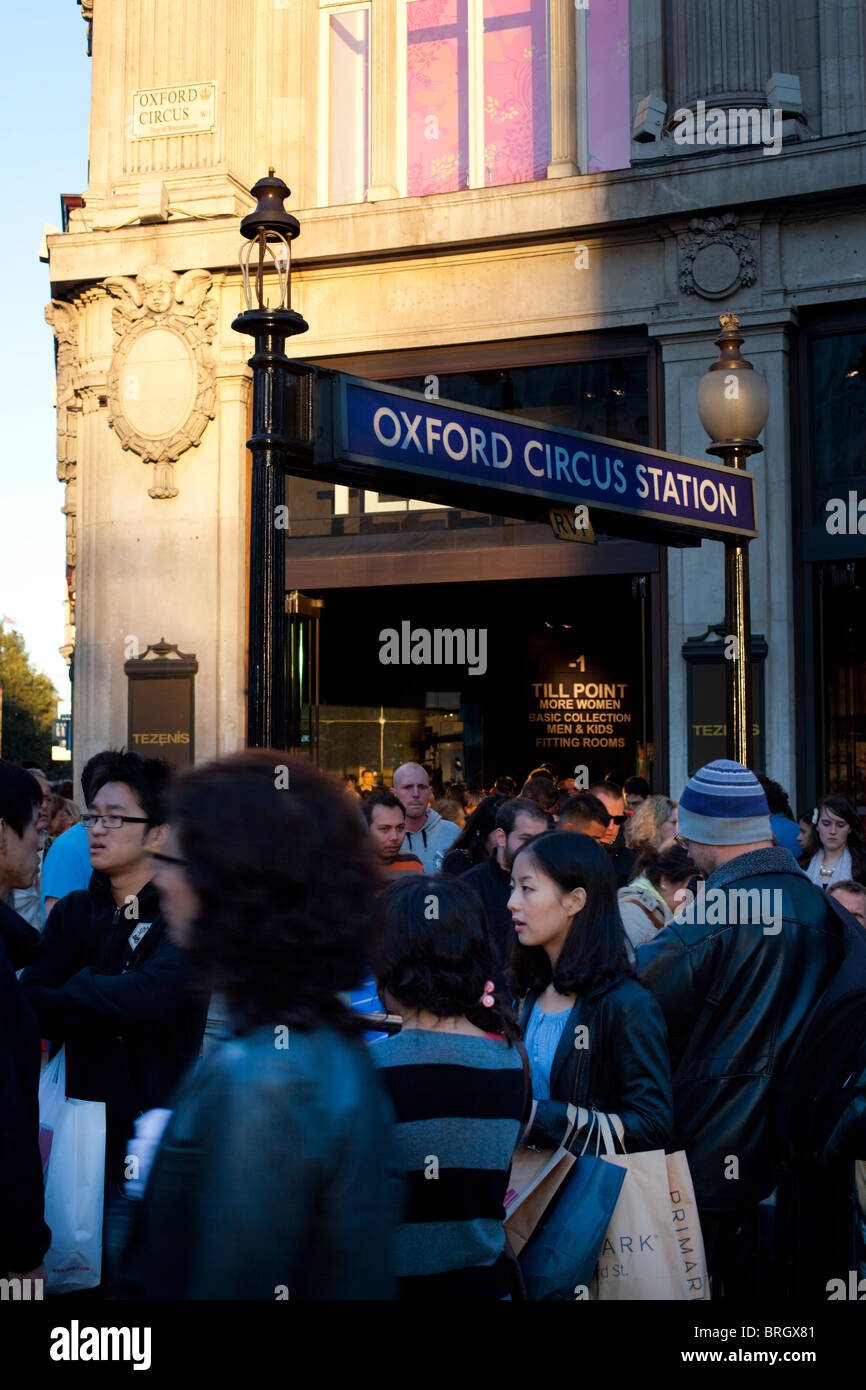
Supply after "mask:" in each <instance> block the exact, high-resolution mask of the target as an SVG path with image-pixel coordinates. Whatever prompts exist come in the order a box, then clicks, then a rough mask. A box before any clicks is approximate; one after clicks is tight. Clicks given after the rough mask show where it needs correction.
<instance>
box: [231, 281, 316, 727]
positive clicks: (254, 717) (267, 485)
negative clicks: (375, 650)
mask: <svg viewBox="0 0 866 1390" xmlns="http://www.w3.org/2000/svg"><path fill="white" fill-rule="evenodd" d="M308 327H309V325H308V324H307V323H306V322H305V320H304V319H302V318H301V315H300V314H297V313H295V311H294V310H293V309H248V310H247V311H246V313H243V314H239V315H238V317H237V318H236V319H235V320H234V322H233V324H232V328H234V329H235V330H236V331H237V332H238V333H249V334H251V335H252V337H253V338H254V341H255V351H254V353H253V356H252V357H251V358H250V359H249V364H250V366H251V367H252V369H253V432H252V435H251V437H250V439H249V440H248V441H247V443H248V447H249V449H250V452H251V454H252V486H251V492H250V605H249V654H248V680H247V745H248V747H250V748H276V749H278V750H281V749H284V748H285V746H286V733H287V728H286V714H287V710H286V650H285V645H286V622H285V572H286V529H285V525H279V524H278V520H279V517H278V513H277V508H278V507H279V506H282V505H283V504H284V503H285V477H286V473H285V461H286V454H287V452H288V450H289V447H290V444H291V434H290V430H289V428H288V426H289V419H288V416H289V414H290V410H289V404H288V395H289V390H288V388H289V386H290V383H291V381H292V380H293V379H294V377H295V376H296V372H297V369H296V368H294V369H293V368H292V367H291V366H290V363H289V360H288V358H287V357H286V354H285V345H286V338H288V337H291V336H292V335H294V334H296V333H305V332H306V331H307V328H308Z"/></svg>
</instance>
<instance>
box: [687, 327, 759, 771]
mask: <svg viewBox="0 0 866 1390" xmlns="http://www.w3.org/2000/svg"><path fill="white" fill-rule="evenodd" d="M719 324H720V325H721V332H720V334H719V336H718V338H716V340H715V341H716V345H717V347H718V348H719V359H718V361H717V362H714V363H713V364H712V366H711V367H710V368H709V370H708V371H707V372H706V373H705V374H704V375H703V376H702V377H701V380H700V383H699V385H698V414H699V415H700V417H701V424H702V425H703V427H704V429H705V430H706V432H707V434H708V435H709V436H710V440H711V441H712V442H711V443H710V444H709V445H708V446H707V453H708V454H718V455H719V457H720V458H721V459H722V461H723V462H724V463H726V464H728V465H729V466H730V467H733V468H744V467H745V464H746V459H747V458H748V457H749V455H750V454H759V453H762V452H763V447H764V446H763V445H762V444H759V443H758V435H759V434H760V433H761V430H762V429H763V428H764V426H765V424H766V423H767V416H768V414H769V411H770V388H769V387H768V385H767V381H766V378H765V377H763V376H762V375H761V373H760V372H756V371H755V370H754V368H753V367H752V364H751V362H746V361H745V359H744V358H743V356H742V353H741V352H740V348H741V346H742V342H743V338H742V335H741V333H740V320H739V318H738V317H737V315H736V314H720V315H719ZM749 606H750V595H749V551H748V540H743V541H737V540H732V541H726V542H725V630H726V634H727V636H726V641H725V655H726V657H728V661H727V671H726V686H727V727H728V757H729V758H732V759H733V760H734V761H735V762H738V763H743V764H744V765H745V766H746V767H751V766H752V661H751V655H752V653H751V644H752V630H751V618H750V613H749ZM732 638H733V642H731V639H732Z"/></svg>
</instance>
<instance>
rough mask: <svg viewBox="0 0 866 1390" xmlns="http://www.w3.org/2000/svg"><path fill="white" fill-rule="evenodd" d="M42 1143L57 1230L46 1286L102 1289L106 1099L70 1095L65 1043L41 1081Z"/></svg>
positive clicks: (49, 1207) (48, 1217)
mask: <svg viewBox="0 0 866 1390" xmlns="http://www.w3.org/2000/svg"><path fill="white" fill-rule="evenodd" d="M39 1147H40V1150H41V1152H42V1170H43V1173H44V1176H45V1221H46V1224H47V1225H48V1226H49V1227H50V1229H51V1245H50V1247H49V1249H48V1252H47V1254H46V1256H45V1271H46V1275H47V1278H46V1290H47V1292H48V1293H50V1294H51V1293H53V1294H57V1293H73V1292H76V1291H80V1290H82V1289H93V1288H96V1286H97V1284H98V1283H99V1281H100V1278H101V1277H102V1204H103V1198H104V1187H105V1102H104V1101H101V1100H73V1099H71V1098H70V1097H67V1095H66V1053H65V1049H64V1048H61V1050H60V1051H59V1052H58V1054H57V1056H56V1057H55V1058H53V1060H52V1061H51V1062H49V1063H48V1066H47V1067H46V1068H45V1070H44V1071H43V1073H42V1076H41V1078H40V1081H39Z"/></svg>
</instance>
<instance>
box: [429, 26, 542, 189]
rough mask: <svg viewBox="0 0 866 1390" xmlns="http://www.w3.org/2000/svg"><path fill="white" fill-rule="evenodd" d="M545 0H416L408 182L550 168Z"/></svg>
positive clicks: (447, 182) (447, 185)
mask: <svg viewBox="0 0 866 1390" xmlns="http://www.w3.org/2000/svg"><path fill="white" fill-rule="evenodd" d="M548 109H549V108H548V61H547V3H546V0H408V3H407V5H406V164H407V185H406V191H407V193H408V194H409V195H410V196H413V195H416V194H424V193H447V192H453V191H455V190H457V189H462V188H480V187H490V186H492V185H494V184H508V183H524V182H526V181H528V180H532V179H543V178H544V177H545V176H546V172H547V164H548V147H549V129H548V127H549V114H548Z"/></svg>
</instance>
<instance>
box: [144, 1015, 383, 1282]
mask: <svg viewBox="0 0 866 1390" xmlns="http://www.w3.org/2000/svg"><path fill="white" fill-rule="evenodd" d="M392 1118H393V1117H392V1113H391V1109H390V1104H389V1102H388V1100H387V1098H386V1096H385V1094H384V1092H383V1090H382V1089H381V1086H380V1083H379V1078H378V1077H377V1075H376V1073H375V1069H374V1067H373V1065H372V1063H371V1061H370V1058H369V1057H368V1055H367V1051H366V1048H365V1046H364V1044H363V1043H361V1042H360V1041H356V1040H354V1039H346V1038H343V1037H340V1036H339V1035H338V1034H336V1033H335V1032H333V1031H331V1030H330V1029H325V1028H320V1029H317V1030H315V1031H313V1032H309V1033H299V1032H296V1031H294V1030H293V1031H292V1033H291V1036H290V1037H289V1038H288V1047H286V1048H282V1047H280V1046H279V1045H278V1044H276V1043H275V1029H274V1028H273V1027H262V1028H259V1029H257V1030H256V1031H254V1032H252V1033H250V1034H248V1035H247V1036H245V1037H240V1038H232V1039H231V1040H229V1041H227V1042H224V1043H222V1044H221V1045H220V1046H219V1047H217V1048H215V1049H214V1050H213V1051H212V1052H211V1053H210V1054H209V1055H208V1056H207V1057H206V1058H205V1060H204V1061H203V1062H202V1064H201V1066H200V1067H199V1069H198V1071H197V1072H195V1073H194V1074H191V1075H190V1076H188V1077H187V1079H186V1081H185V1082H184V1084H183V1086H182V1087H181V1089H180V1091H179V1092H178V1094H177V1095H176V1097H175V1107H174V1112H173V1114H172V1117H171V1120H170V1121H169V1123H168V1126H167V1128H166V1130H165V1132H164V1134H163V1137H162V1143H161V1144H160V1147H159V1150H158V1152H157V1155H156V1158H155V1159H154V1164H153V1168H152V1170H151V1173H150V1178H149V1181H148V1184H147V1188H146V1191H145V1195H144V1200H143V1203H142V1209H141V1211H140V1213H139V1216H138V1219H137V1223H136V1226H135V1228H134V1230H133V1234H132V1238H131V1240H130V1244H129V1247H128V1249H127V1256H126V1263H125V1268H124V1270H123V1272H122V1276H121V1280H120V1285H119V1294H120V1297H122V1298H136V1299H142V1298H143V1299H152V1298H160V1299H172V1300H173V1299H184V1300H186V1299H260V1300H264V1301H267V1302H270V1303H273V1302H274V1300H275V1299H278V1300H279V1299H286V1298H288V1299H290V1300H291V1301H292V1302H295V1301H296V1300H299V1299H389V1298H393V1297H394V1240H395V1232H396V1227H397V1223H398V1220H399V1216H400V1207H401V1203H402V1196H403V1191H402V1181H401V1179H400V1178H399V1176H398V1173H397V1165H396V1160H395V1157H394V1153H393V1149H392V1143H393V1141H392Z"/></svg>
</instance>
